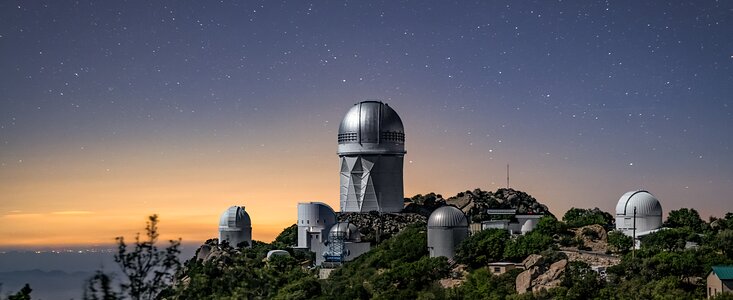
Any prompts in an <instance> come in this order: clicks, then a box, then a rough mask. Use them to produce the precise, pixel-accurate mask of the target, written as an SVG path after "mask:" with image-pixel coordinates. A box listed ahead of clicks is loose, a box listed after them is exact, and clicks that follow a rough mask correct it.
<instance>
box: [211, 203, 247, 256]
mask: <svg viewBox="0 0 733 300" xmlns="http://www.w3.org/2000/svg"><path fill="white" fill-rule="evenodd" d="M224 242H227V243H229V245H230V246H232V247H235V248H236V247H238V245H240V244H241V243H242V242H247V243H246V246H245V247H247V248H249V247H252V220H250V218H249V214H247V212H246V211H244V206H232V207H230V208H228V209H227V210H225V211H224V213H222V214H221V217H220V218H219V243H224Z"/></svg>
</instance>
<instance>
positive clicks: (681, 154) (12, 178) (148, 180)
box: [0, 0, 733, 247]
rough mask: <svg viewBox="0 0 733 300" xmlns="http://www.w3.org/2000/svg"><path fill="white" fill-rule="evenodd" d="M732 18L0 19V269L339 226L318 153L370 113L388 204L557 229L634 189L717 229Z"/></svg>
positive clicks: (263, 6) (725, 158)
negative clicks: (510, 195)
mask: <svg viewBox="0 0 733 300" xmlns="http://www.w3.org/2000/svg"><path fill="white" fill-rule="evenodd" d="M731 37H733V3H732V2H730V1H720V2H718V1H689V2H681V1H671V2H665V1H647V2H643V1H607V2H604V1H476V2H469V1H315V2H308V1H284V2H278V1H217V2H214V1H198V2H193V1H102V2H100V1H83V0H82V1H76V2H75V1H3V2H2V3H0V70H2V71H0V236H1V237H2V238H0V247H39V246H53V245H101V244H110V243H112V242H113V241H114V239H113V238H114V237H115V236H119V235H131V234H134V233H135V232H137V231H140V230H142V229H143V228H144V222H145V217H146V216H147V215H149V214H152V213H157V214H159V215H160V217H161V224H160V226H161V231H162V233H163V236H164V237H165V238H167V237H182V238H183V240H184V242H197V241H202V240H205V239H207V238H211V237H215V236H216V235H217V229H216V228H217V227H216V226H217V222H218V215H219V214H220V213H221V212H223V211H224V210H225V209H226V208H227V207H228V206H230V205H244V206H246V209H247V211H248V212H249V214H250V215H251V217H252V220H253V227H254V229H253V235H254V238H255V239H260V240H264V241H270V240H271V239H272V238H274V236H275V235H276V234H277V233H279V232H280V231H281V229H282V228H284V227H287V226H289V225H290V224H293V223H294V219H295V218H296V203H297V202H302V201H324V202H326V203H329V204H331V205H332V206H333V207H334V208H336V209H338V193H339V188H338V180H339V177H338V158H337V155H336V145H337V143H336V134H337V130H338V125H339V122H340V120H341V118H342V117H343V115H344V114H345V112H346V111H347V110H348V109H349V108H350V107H351V106H352V105H353V104H354V103H356V102H359V101H362V100H366V99H380V100H382V101H384V102H387V103H388V104H390V106H392V107H393V108H394V109H395V110H396V111H397V112H398V113H399V114H400V115H401V117H402V120H403V122H404V124H405V130H406V139H407V141H406V147H407V151H408V153H407V155H406V157H405V196H407V197H409V196H412V195H415V194H418V193H423V194H424V193H428V192H436V193H440V194H443V195H444V196H446V197H448V196H452V195H455V194H456V193H458V192H460V191H464V190H469V189H474V188H478V187H480V188H482V189H487V190H495V189H496V188H499V187H503V186H505V185H506V166H507V164H509V165H510V185H511V186H512V187H513V188H516V189H520V190H523V191H525V192H528V193H529V194H531V195H533V196H535V197H536V198H537V199H538V200H539V201H540V202H542V203H544V204H546V205H548V206H549V207H550V210H551V211H552V212H553V213H555V214H558V215H562V214H563V213H564V212H565V211H566V210H567V209H569V208H570V207H583V208H592V207H599V208H601V209H603V210H606V211H609V212H613V209H614V207H615V204H616V202H617V201H618V198H619V197H620V196H621V195H622V194H623V193H625V192H627V191H629V190H634V189H640V188H641V189H647V190H649V191H650V192H652V193H653V194H654V195H656V196H657V197H658V198H659V199H660V201H661V203H662V206H663V208H664V210H665V213H667V212H668V211H669V210H672V209H679V208H681V207H693V208H696V209H697V210H698V211H700V213H701V215H702V216H703V218H705V219H707V217H708V216H710V215H714V216H722V215H723V214H724V213H725V212H727V211H733V199H731V198H732V197H731V195H732V194H733V151H732V149H731V147H733V133H732V131H731V130H732V128H733V115H732V109H733V107H731V106H733V99H732V98H733V38H731Z"/></svg>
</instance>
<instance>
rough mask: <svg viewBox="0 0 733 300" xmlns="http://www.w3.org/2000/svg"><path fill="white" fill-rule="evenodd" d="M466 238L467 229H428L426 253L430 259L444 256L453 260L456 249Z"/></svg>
mask: <svg viewBox="0 0 733 300" xmlns="http://www.w3.org/2000/svg"><path fill="white" fill-rule="evenodd" d="M467 237H468V227H455V228H449V227H435V228H430V227H429V228H428V252H429V253H430V257H439V256H445V257H447V258H453V257H454V256H455V253H456V247H458V244H460V243H461V241H463V240H464V239H466V238H467Z"/></svg>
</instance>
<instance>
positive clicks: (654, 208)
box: [616, 191, 662, 216]
mask: <svg viewBox="0 0 733 300" xmlns="http://www.w3.org/2000/svg"><path fill="white" fill-rule="evenodd" d="M634 208H636V215H637V216H661V215H662V205H661V204H660V203H659V200H657V198H655V197H654V195H652V194H651V193H649V192H647V191H630V192H628V193H626V194H624V195H623V196H621V199H619V200H618V204H616V215H617V216H619V215H624V216H633V215H634Z"/></svg>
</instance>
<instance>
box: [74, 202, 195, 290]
mask: <svg viewBox="0 0 733 300" xmlns="http://www.w3.org/2000/svg"><path fill="white" fill-rule="evenodd" d="M158 236H159V233H158V215H152V216H149V217H148V221H147V223H146V227H145V237H146V239H145V240H141V239H140V233H138V234H137V235H136V236H135V243H134V247H133V248H132V250H130V249H128V246H127V244H126V243H125V239H124V237H117V238H116V240H117V253H115V255H114V259H115V262H117V264H118V265H119V266H120V269H121V271H122V275H123V276H124V278H123V281H122V282H120V283H119V289H118V290H119V291H120V292H119V293H118V292H117V291H115V290H114V289H113V288H112V287H111V282H112V280H111V278H110V277H109V276H108V275H106V274H104V273H102V272H101V271H98V272H97V273H96V274H95V275H94V276H93V277H92V278H90V279H89V280H88V281H87V282H86V286H85V287H84V299H119V298H122V297H124V296H127V297H129V298H131V299H154V298H156V297H158V296H159V295H160V294H161V292H163V291H164V290H166V289H168V288H169V287H170V285H171V284H172V282H173V278H174V276H175V273H176V272H177V271H178V269H179V267H180V262H179V261H178V255H179V254H180V253H181V251H180V249H179V247H180V246H181V240H180V239H179V240H177V241H174V240H170V241H169V242H170V245H169V246H168V247H166V248H165V249H159V248H158V247H157V246H156V243H157V242H158Z"/></svg>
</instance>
